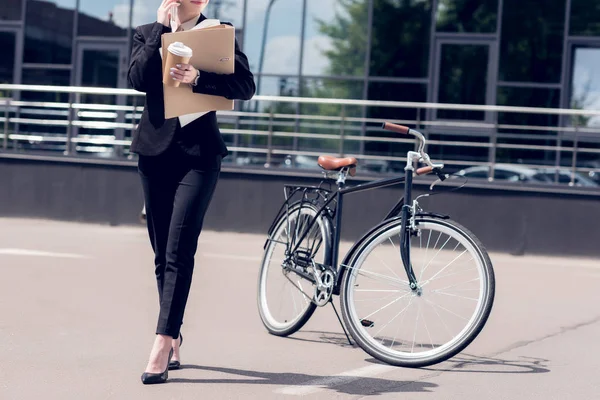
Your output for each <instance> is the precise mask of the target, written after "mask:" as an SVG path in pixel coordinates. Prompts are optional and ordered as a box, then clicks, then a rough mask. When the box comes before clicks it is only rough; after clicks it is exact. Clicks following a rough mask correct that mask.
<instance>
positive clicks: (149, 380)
mask: <svg viewBox="0 0 600 400" xmlns="http://www.w3.org/2000/svg"><path fill="white" fill-rule="evenodd" d="M171 357H173V348H171V350H170V351H169V361H168V363H167V368H166V369H165V370H164V371H163V372H159V373H156V374H155V373H151V372H144V373H143V374H142V383H143V384H144V385H154V384H157V383H165V382H166V381H167V379H169V364H170V363H171Z"/></svg>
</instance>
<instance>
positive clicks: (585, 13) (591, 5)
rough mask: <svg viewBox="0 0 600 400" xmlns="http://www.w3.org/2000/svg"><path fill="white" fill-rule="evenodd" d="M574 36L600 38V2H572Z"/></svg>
mask: <svg viewBox="0 0 600 400" xmlns="http://www.w3.org/2000/svg"><path fill="white" fill-rule="evenodd" d="M569 31H570V32H569V33H570V34H571V35H573V36H600V1H589V0H571V23H570V29H569Z"/></svg>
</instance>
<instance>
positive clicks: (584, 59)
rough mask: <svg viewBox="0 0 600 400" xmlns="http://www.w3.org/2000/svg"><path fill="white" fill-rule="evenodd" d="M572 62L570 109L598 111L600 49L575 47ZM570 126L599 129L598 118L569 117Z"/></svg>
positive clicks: (599, 121) (599, 103)
mask: <svg viewBox="0 0 600 400" xmlns="http://www.w3.org/2000/svg"><path fill="white" fill-rule="evenodd" d="M572 60H573V61H572V62H573V65H572V68H571V71H572V72H571V93H570V104H569V105H570V107H571V108H574V109H577V110H598V109H600V69H598V65H600V47H575V48H574V49H573V55H572ZM571 124H573V125H577V126H587V127H600V117H590V116H577V117H571Z"/></svg>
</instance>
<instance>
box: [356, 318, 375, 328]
mask: <svg viewBox="0 0 600 400" xmlns="http://www.w3.org/2000/svg"><path fill="white" fill-rule="evenodd" d="M360 324H361V325H362V326H364V327H365V328H372V327H374V326H375V322H373V321H369V320H368V319H361V320H360Z"/></svg>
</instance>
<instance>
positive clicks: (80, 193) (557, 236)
mask: <svg viewBox="0 0 600 400" xmlns="http://www.w3.org/2000/svg"><path fill="white" fill-rule="evenodd" d="M311 176H312V177H314V176H318V175H317V174H315V173H309V174H297V176H283V175H281V173H280V172H278V173H273V174H264V173H258V172H252V171H248V170H245V171H240V170H236V169H228V168H224V170H223V172H222V175H221V179H220V181H219V184H218V187H217V191H216V193H215V197H214V199H213V202H212V204H211V207H210V209H209V212H208V215H207V217H206V223H205V227H206V229H211V230H226V231H236V232H252V233H261V234H265V232H266V231H267V229H268V227H269V225H270V223H271V221H272V219H273V218H274V216H275V213H276V212H277V210H278V209H279V207H280V205H281V203H282V201H283V184H284V183H309V184H315V183H318V182H320V179H314V178H311ZM349 183H350V184H352V183H360V182H359V181H358V180H356V179H355V180H350V181H349ZM426 187H427V185H423V184H421V185H418V186H417V193H422V192H423V191H424V190H426ZM447 189H448V188H444V190H447ZM516 189H517V188H515V187H514V186H507V185H504V186H502V185H495V188H492V189H490V188H489V187H486V188H484V187H476V185H470V186H469V187H465V188H462V189H461V190H459V191H457V192H454V193H448V194H443V195H437V196H433V197H431V198H428V199H423V200H422V201H421V202H420V203H421V205H422V206H423V207H424V208H425V209H426V210H427V211H435V212H439V213H446V214H448V215H450V216H451V218H453V219H454V220H456V221H457V222H459V223H461V224H463V225H464V226H465V227H467V228H468V229H470V230H471V231H472V232H473V233H475V234H476V235H477V236H478V237H479V238H480V240H481V241H482V242H483V243H484V245H485V246H486V247H487V248H488V249H489V250H493V251H503V252H509V253H512V254H527V253H531V254H548V255H552V254H560V255H574V256H600V246H598V243H600V223H598V219H597V218H598V216H599V215H600V202H599V200H600V192H598V191H584V190H576V189H573V190H568V189H570V188H567V190H563V191H562V192H561V193H550V192H549V188H547V187H538V188H531V187H529V188H526V187H519V188H518V189H519V190H516ZM554 189H555V188H553V190H554ZM541 190H546V191H547V192H542V191H541ZM401 195H402V187H401V186H399V187H394V188H385V189H378V190H371V191H368V192H364V193H356V194H351V195H349V196H348V197H347V198H346V202H345V204H344V208H345V210H344V225H343V229H342V234H343V236H344V238H345V239H351V240H353V239H357V238H358V237H360V235H362V234H363V233H364V232H365V231H366V230H367V229H368V228H369V227H370V226H372V225H373V224H376V223H377V222H379V221H380V220H381V219H382V218H383V217H384V216H385V215H386V213H387V212H388V211H389V209H390V208H391V207H392V206H393V205H394V204H395V202H396V201H397V199H398V198H399V197H400V196H401ZM142 204H143V197H142V191H141V185H140V181H139V177H138V174H137V168H136V166H135V163H132V162H121V163H113V164H111V165H107V164H106V163H104V162H95V163H94V162H92V161H89V160H88V161H82V160H65V159H63V158H56V159H51V158H47V157H39V158H38V159H31V157H30V156H27V157H19V156H17V155H6V154H4V155H2V156H0V216H1V217H35V218H49V219H58V220H65V221H81V222H94V223H107V224H111V225H119V224H139V219H138V218H139V213H140V210H141V207H142Z"/></svg>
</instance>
